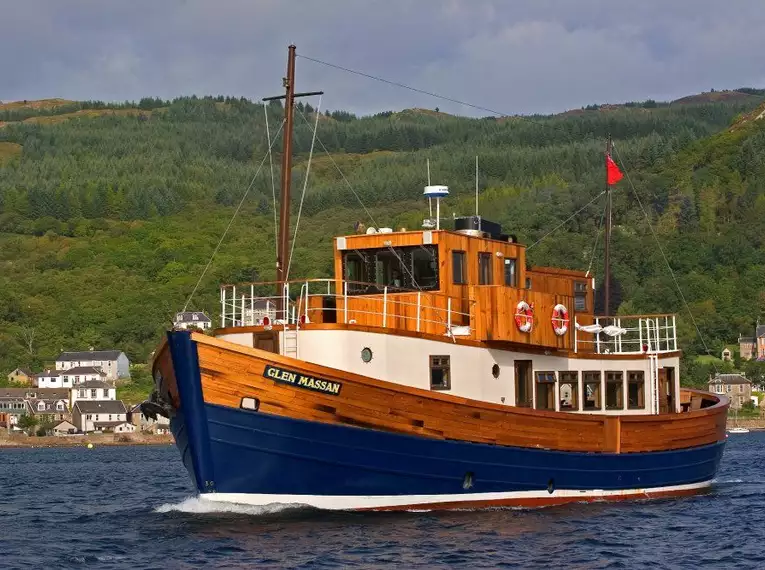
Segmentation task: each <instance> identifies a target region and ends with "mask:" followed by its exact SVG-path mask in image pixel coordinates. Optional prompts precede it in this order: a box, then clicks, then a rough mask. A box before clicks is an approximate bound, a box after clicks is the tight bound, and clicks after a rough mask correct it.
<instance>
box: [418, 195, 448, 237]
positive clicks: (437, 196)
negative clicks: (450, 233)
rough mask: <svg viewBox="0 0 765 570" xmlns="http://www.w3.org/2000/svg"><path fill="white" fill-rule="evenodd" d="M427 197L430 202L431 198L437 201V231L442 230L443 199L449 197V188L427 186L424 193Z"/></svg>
mask: <svg viewBox="0 0 765 570" xmlns="http://www.w3.org/2000/svg"><path fill="white" fill-rule="evenodd" d="M423 194H424V195H425V196H427V197H428V200H430V199H431V198H435V199H436V230H440V229H441V198H445V197H446V196H448V195H449V187H448V186H441V185H437V186H430V185H428V186H425V191H424V192H423Z"/></svg>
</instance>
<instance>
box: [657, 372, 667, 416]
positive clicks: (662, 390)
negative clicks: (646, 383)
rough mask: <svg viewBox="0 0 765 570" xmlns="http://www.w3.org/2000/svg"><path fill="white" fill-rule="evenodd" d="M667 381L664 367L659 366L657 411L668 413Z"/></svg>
mask: <svg viewBox="0 0 765 570" xmlns="http://www.w3.org/2000/svg"><path fill="white" fill-rule="evenodd" d="M668 387H669V382H668V375H667V369H666V368H659V413H660V414H668V413H669V403H668V399H669V391H668Z"/></svg>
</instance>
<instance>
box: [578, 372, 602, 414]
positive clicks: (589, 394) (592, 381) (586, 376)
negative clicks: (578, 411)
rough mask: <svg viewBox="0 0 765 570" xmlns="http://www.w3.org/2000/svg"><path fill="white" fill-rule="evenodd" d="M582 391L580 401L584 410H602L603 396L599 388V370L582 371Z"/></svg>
mask: <svg viewBox="0 0 765 570" xmlns="http://www.w3.org/2000/svg"><path fill="white" fill-rule="evenodd" d="M582 380H583V383H584V393H583V394H582V402H583V403H584V409H585V410H602V409H603V396H602V392H601V389H600V372H582Z"/></svg>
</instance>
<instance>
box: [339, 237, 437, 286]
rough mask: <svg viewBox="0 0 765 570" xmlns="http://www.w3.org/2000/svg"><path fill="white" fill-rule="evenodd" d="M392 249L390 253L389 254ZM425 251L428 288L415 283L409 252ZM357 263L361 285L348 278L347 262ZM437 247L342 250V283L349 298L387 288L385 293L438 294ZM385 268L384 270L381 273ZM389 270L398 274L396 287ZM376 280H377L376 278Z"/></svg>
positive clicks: (411, 256)
mask: <svg viewBox="0 0 765 570" xmlns="http://www.w3.org/2000/svg"><path fill="white" fill-rule="evenodd" d="M391 249H393V250H394V251H391ZM415 250H425V251H426V252H427V253H428V254H430V256H431V260H432V264H433V271H434V273H435V276H434V277H433V280H432V281H433V282H432V284H431V285H427V284H423V283H419V282H417V275H416V271H415V270H414V259H413V255H412V254H413V252H414V251H415ZM349 258H351V260H352V262H354V263H356V262H358V260H359V259H360V260H361V272H360V273H361V277H362V280H361V282H351V280H349V279H348V260H349ZM438 258H439V256H438V247H437V246H435V245H430V244H428V245H412V246H400V247H395V248H388V247H375V248H365V249H353V250H348V251H343V253H342V256H341V263H342V276H343V280H344V281H346V282H348V294H349V295H378V294H380V293H382V292H383V291H384V290H385V288H386V287H387V289H388V292H389V293H402V292H403V293H406V292H414V291H440V290H441V286H440V267H439V259H438ZM385 268H387V269H388V271H385ZM393 271H396V272H397V273H398V279H399V280H400V284H399V285H398V286H397V285H395V282H394V280H393ZM378 277H379V279H378Z"/></svg>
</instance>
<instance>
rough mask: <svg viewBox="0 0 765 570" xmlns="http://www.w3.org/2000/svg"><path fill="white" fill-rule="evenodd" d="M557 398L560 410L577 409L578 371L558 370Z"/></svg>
mask: <svg viewBox="0 0 765 570" xmlns="http://www.w3.org/2000/svg"><path fill="white" fill-rule="evenodd" d="M558 379H559V380H560V382H559V388H558V399H559V400H560V409H561V410H562V411H577V410H578V409H579V373H578V372H570V371H567V372H558Z"/></svg>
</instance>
